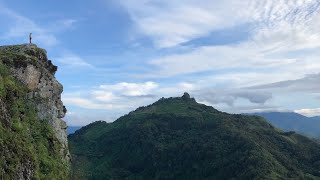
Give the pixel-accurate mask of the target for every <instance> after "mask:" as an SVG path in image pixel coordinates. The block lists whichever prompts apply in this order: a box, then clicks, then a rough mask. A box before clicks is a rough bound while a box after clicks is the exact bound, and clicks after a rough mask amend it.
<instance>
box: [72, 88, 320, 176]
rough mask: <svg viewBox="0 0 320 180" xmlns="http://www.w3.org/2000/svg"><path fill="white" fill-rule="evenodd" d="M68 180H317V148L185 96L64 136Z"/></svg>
mask: <svg viewBox="0 0 320 180" xmlns="http://www.w3.org/2000/svg"><path fill="white" fill-rule="evenodd" d="M69 147H70V152H71V154H72V158H73V159H72V173H73V174H72V178H73V179H319V178H320V172H319V169H320V159H319V157H320V144H318V143H316V142H315V141H312V140H311V139H309V138H307V137H305V136H302V135H299V134H296V133H294V132H284V131H282V130H279V129H277V128H275V127H274V126H272V125H271V124H270V123H269V122H267V121H266V120H265V119H263V118H261V117H259V116H251V115H239V114H227V113H224V112H220V111H218V110H216V109H214V108H213V107H210V106H206V105H203V104H199V103H197V102H196V101H195V100H194V99H193V98H190V96H189V95H188V94H184V95H183V96H182V97H176V98H162V99H160V100H159V101H157V102H155V103H154V104H152V105H149V106H146V107H140V108H138V109H137V110H135V111H133V112H130V113H129V114H127V115H124V116H122V117H120V118H119V119H118V120H116V121H114V122H112V123H107V122H102V121H98V122H95V123H92V124H89V125H87V126H85V127H82V128H81V129H80V130H78V131H76V132H75V133H74V134H71V135H70V136H69Z"/></svg>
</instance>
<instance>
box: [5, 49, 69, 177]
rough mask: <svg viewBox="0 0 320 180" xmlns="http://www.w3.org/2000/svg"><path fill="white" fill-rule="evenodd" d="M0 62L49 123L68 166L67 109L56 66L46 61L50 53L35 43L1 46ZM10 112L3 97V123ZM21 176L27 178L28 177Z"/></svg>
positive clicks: (42, 117) (40, 118) (40, 115)
mask: <svg viewBox="0 0 320 180" xmlns="http://www.w3.org/2000/svg"><path fill="white" fill-rule="evenodd" d="M0 60H1V61H2V63H3V64H4V65H5V66H6V67H8V69H9V70H10V73H11V75H12V76H13V77H14V78H15V79H16V80H17V81H18V82H20V83H21V84H22V85H23V86H25V87H26V89H27V93H26V94H25V96H26V97H23V98H25V99H27V102H30V103H31V104H32V106H33V107H34V108H35V110H36V114H37V117H38V119H39V120H41V121H47V122H48V124H49V125H50V126H51V127H52V129H53V132H54V135H55V137H56V139H57V140H58V142H59V143H56V144H57V146H58V147H59V152H60V156H61V158H62V159H63V160H64V161H65V162H67V164H68V163H69V162H70V154H69V150H68V140H67V133H66V128H67V124H66V122H65V121H63V120H62V119H61V118H63V117H64V116H65V114H66V111H67V110H66V108H65V106H63V103H62V101H61V93H62V91H63V86H62V85H61V84H60V83H59V82H58V81H57V80H56V79H55V76H54V75H55V72H56V71H57V66H55V65H53V64H52V62H51V60H49V59H48V58H47V52H46V51H45V50H44V49H41V48H38V47H37V46H36V45H35V44H23V45H14V46H0ZM0 78H1V77H0ZM7 111H8V107H7V108H6V104H5V103H3V102H2V101H1V98H0V112H1V113H0V116H2V117H0V118H1V119H2V120H3V121H5V120H8V119H9V118H10V114H9V113H8V112H7ZM23 115H24V113H23V114H22V116H23ZM8 121H9V120H8ZM8 123H9V124H10V122H8ZM30 166H32V165H30ZM21 172H22V171H21ZM30 174H32V172H30ZM0 176H1V175H0ZM21 177H23V178H22V179H25V176H21ZM31 178H32V177H31Z"/></svg>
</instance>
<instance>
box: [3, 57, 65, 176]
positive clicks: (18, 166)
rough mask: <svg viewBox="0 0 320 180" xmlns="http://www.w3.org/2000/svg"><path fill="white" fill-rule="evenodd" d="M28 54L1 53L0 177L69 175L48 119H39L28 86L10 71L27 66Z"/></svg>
mask: <svg viewBox="0 0 320 180" xmlns="http://www.w3.org/2000/svg"><path fill="white" fill-rule="evenodd" d="M25 58H26V57H25V56H24V55H21V54H16V53H10V52H8V53H6V52H3V51H2V52H1V53H0V179H5V180H6V179H18V177H22V178H25V177H28V175H30V174H31V175H32V176H33V179H59V180H60V179H66V178H68V174H69V168H68V164H67V163H66V162H64V160H62V157H61V155H60V152H59V151H60V144H59V142H58V140H57V139H56V137H55V135H54V132H53V129H52V128H51V126H50V125H49V124H48V122H47V121H42V120H39V119H38V117H37V114H36V110H35V108H34V103H33V102H32V100H30V99H28V98H27V93H28V89H27V88H26V87H25V86H23V85H22V84H21V83H19V82H18V81H16V79H15V78H14V77H13V76H12V75H11V73H10V71H9V67H11V66H12V65H15V66H16V65H21V66H24V65H25V63H26V61H24V59H25Z"/></svg>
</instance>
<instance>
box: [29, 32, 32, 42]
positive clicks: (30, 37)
mask: <svg viewBox="0 0 320 180" xmlns="http://www.w3.org/2000/svg"><path fill="white" fill-rule="evenodd" d="M29 41H30V44H32V33H30V34H29Z"/></svg>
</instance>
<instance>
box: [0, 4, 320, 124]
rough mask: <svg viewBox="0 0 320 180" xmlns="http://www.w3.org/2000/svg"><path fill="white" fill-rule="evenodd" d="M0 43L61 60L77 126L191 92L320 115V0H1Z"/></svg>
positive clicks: (242, 108) (235, 107)
mask: <svg viewBox="0 0 320 180" xmlns="http://www.w3.org/2000/svg"><path fill="white" fill-rule="evenodd" d="M0 23H1V28H0V42H1V43H0V44H1V45H7V44H22V43H27V42H28V34H29V32H32V33H33V40H34V43H35V44H37V45H38V46H39V47H42V48H45V49H46V50H47V51H48V57H49V59H52V61H53V62H54V64H56V65H58V66H59V69H58V72H57V74H56V77H57V79H58V80H59V81H60V82H61V83H62V84H63V86H64V93H63V96H62V97H63V102H64V104H65V105H66V106H67V108H68V114H67V116H66V117H65V120H66V121H67V123H68V124H69V125H85V124H88V123H90V122H92V121H96V120H105V121H109V122H110V121H114V120H116V119H117V118H118V117H119V116H121V115H123V114H126V113H128V112H130V111H132V110H134V109H136V108H137V107H139V106H142V105H147V104H150V103H152V102H154V101H156V100H157V99H159V98H161V97H171V96H181V95H182V94H183V92H185V91H187V92H189V93H190V94H191V96H193V97H195V98H196V99H197V101H199V102H201V103H205V104H207V105H212V106H214V107H215V108H217V109H219V110H222V111H226V112H230V113H247V112H260V111H295V112H299V113H301V114H304V115H307V116H315V115H320V106H319V101H320V92H319V89H320V85H319V84H320V83H319V82H320V61H319V57H320V2H319V1H317V0H290V1H286V0H261V1H255V0H243V1H238V0H225V1H212V0H211V1H209V0H184V1H182V0H176V1H170V0H117V1H115V0H114V1H113V0H93V1H75V0H70V1H62V0H55V1H50V0H49V1H35V0H33V1H18V0H10V1H9V0H0Z"/></svg>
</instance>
